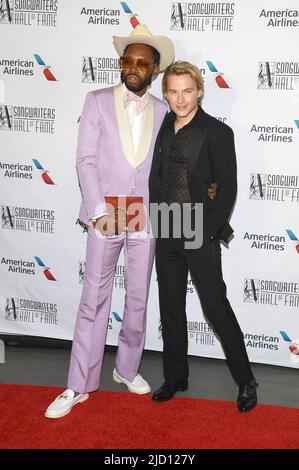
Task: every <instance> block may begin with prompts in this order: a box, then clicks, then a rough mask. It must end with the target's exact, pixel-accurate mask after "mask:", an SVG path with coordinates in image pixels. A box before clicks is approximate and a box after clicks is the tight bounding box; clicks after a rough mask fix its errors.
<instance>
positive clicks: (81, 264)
mask: <svg viewBox="0 0 299 470" xmlns="http://www.w3.org/2000/svg"><path fill="white" fill-rule="evenodd" d="M85 265H86V262H85V261H79V284H83V282H84V275H85Z"/></svg>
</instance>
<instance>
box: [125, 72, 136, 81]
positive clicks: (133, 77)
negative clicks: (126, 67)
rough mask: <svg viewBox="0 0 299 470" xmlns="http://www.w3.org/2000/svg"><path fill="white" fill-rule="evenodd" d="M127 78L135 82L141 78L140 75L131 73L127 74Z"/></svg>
mask: <svg viewBox="0 0 299 470" xmlns="http://www.w3.org/2000/svg"><path fill="white" fill-rule="evenodd" d="M126 79H127V80H130V81H133V82H137V81H138V80H139V77H138V76H137V75H133V74H129V75H127V76H126Z"/></svg>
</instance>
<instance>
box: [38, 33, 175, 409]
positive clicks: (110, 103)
mask: <svg viewBox="0 0 299 470" xmlns="http://www.w3.org/2000/svg"><path fill="white" fill-rule="evenodd" d="M113 40H114V46H115V48H116V50H117V52H118V54H119V55H120V56H121V59H120V63H121V68H122V83H121V84H119V85H117V86H115V87H110V88H105V89H101V90H96V91H92V92H90V93H88V94H87V97H86V100H85V104H84V108H83V112H82V115H81V120H80V128H79V136H78V147H77V170H78V175H79V181H80V187H81V192H82V205H81V209H80V220H81V221H82V222H83V223H84V224H86V225H87V226H88V240H87V252H86V271H85V279H84V286H83V292H82V297H81V301H80V305H79V311H78V315H77V321H76V326H75V332H74V340H73V347H72V353H71V360H70V368H69V375H68V388H67V390H65V391H64V392H63V393H62V394H61V395H59V396H58V397H57V398H56V399H55V400H54V401H53V402H52V403H51V405H50V406H49V407H48V408H47V410H46V413H45V416H46V417H47V418H60V417H62V416H65V415H66V414H67V413H69V412H70V411H71V409H72V407H73V405H75V404H76V403H80V402H83V401H85V400H87V399H88V392H92V391H95V390H97V389H98V388H99V384H100V375H101V368H102V361H103V355H104V348H105V342H106V335H107V324H108V319H109V314H110V305H111V296H112V290H113V280H114V273H115V267H116V264H117V259H118V256H119V253H120V251H121V249H122V247H124V253H125V276H126V296H125V306H124V315H123V323H122V328H121V331H120V333H119V338H118V350H117V355H116V366H115V369H114V370H113V379H114V380H115V381H116V382H118V383H123V384H125V385H126V386H127V387H128V390H129V391H130V392H133V393H139V394H143V393H149V392H150V386H149V385H148V383H147V382H146V381H145V380H144V379H143V378H142V377H141V375H139V374H138V369H139V366H140V361H141V357H142V352H143V347H144V342H145V326H146V305H147V298H148V291H149V284H150V276H151V271H152V265H153V257H154V249H155V241H154V239H153V237H152V236H151V235H150V233H149V229H148V228H147V227H145V228H144V230H142V231H141V232H135V233H134V232H130V233H128V232H126V231H124V230H125V226H124V225H123V224H122V222H121V219H119V220H120V221H119V224H118V226H117V231H116V233H115V232H113V230H112V229H111V227H115V226H116V225H115V211H110V210H108V207H107V205H106V203H105V196H106V197H107V196H118V195H125V196H138V197H142V198H143V203H144V208H145V211H146V212H147V213H148V204H149V195H148V179H149V172H150V168H151V163H152V156H153V150H154V144H155V140H156V136H157V133H158V131H159V128H160V126H161V123H162V121H163V118H164V116H165V114H166V112H167V105H166V104H165V103H164V102H163V101H161V100H159V99H158V98H156V97H154V96H152V95H151V94H150V93H148V91H147V88H148V86H149V85H150V84H151V81H152V80H153V79H155V78H156V76H157V75H158V74H159V72H160V71H163V70H164V69H165V68H166V67H167V66H168V65H169V64H171V63H172V61H173V59H174V48H173V44H172V42H171V41H170V39H168V38H166V37H164V36H153V35H152V34H151V33H150V32H149V31H148V29H147V27H146V26H145V25H141V24H138V25H137V26H136V27H135V29H134V30H133V31H132V33H131V35H130V36H128V37H114V38H113ZM111 222H112V223H111Z"/></svg>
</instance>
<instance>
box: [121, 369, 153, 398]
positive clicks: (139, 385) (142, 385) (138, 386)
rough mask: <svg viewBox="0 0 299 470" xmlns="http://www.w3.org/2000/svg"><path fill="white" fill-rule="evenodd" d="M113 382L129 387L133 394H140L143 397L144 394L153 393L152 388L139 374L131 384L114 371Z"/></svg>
mask: <svg viewBox="0 0 299 470" xmlns="http://www.w3.org/2000/svg"><path fill="white" fill-rule="evenodd" d="M113 380H114V382H117V383H119V384H120V383H122V384H125V385H126V386H127V387H128V390H129V391H130V392H132V393H139V394H140V395H143V394H144V393H149V392H150V391H151V387H150V386H149V384H148V383H147V381H146V380H144V379H143V378H142V377H141V375H139V374H137V375H136V377H135V378H134V380H133V381H132V382H129V381H128V380H127V379H125V378H124V377H122V376H121V375H119V373H118V372H117V370H116V369H114V370H113Z"/></svg>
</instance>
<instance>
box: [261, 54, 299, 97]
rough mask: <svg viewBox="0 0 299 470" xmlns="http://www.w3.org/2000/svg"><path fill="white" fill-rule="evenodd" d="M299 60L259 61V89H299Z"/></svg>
mask: <svg viewBox="0 0 299 470" xmlns="http://www.w3.org/2000/svg"><path fill="white" fill-rule="evenodd" d="M298 86H299V62H293V61H284V62H259V65H258V78H257V89H258V90H290V91H294V90H297V89H298Z"/></svg>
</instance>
